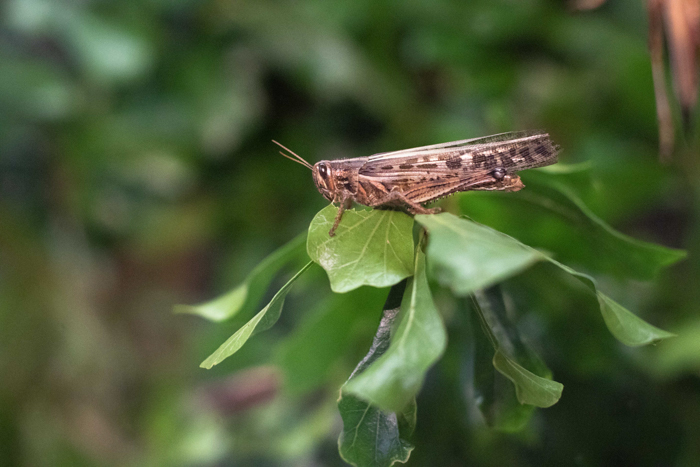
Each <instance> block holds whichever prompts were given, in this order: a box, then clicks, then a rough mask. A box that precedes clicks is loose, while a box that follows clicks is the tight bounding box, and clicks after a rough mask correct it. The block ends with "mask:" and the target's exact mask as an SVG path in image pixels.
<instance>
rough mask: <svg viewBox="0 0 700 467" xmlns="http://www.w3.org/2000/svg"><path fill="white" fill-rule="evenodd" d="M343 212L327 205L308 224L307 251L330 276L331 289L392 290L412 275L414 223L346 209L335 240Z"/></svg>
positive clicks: (404, 218)
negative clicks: (336, 221)
mask: <svg viewBox="0 0 700 467" xmlns="http://www.w3.org/2000/svg"><path fill="white" fill-rule="evenodd" d="M337 212H338V208H336V207H335V206H333V205H330V206H327V207H326V208H324V209H322V210H321V211H319V212H318V214H316V216H315V217H314V219H313V220H312V221H311V225H310V226H309V236H308V239H307V244H306V248H307V251H308V253H309V256H310V257H311V259H312V260H313V261H315V262H316V263H318V264H319V265H321V267H323V269H325V270H326V272H327V273H328V278H329V279H330V282H331V289H332V290H333V291H334V292H336V293H343V292H348V291H350V290H353V289H356V288H358V287H360V286H362V285H371V286H373V287H388V286H391V285H394V284H396V283H398V282H400V281H401V280H402V279H405V278H406V277H408V276H410V275H411V274H412V273H413V220H412V219H411V218H410V217H409V216H407V215H406V214H404V213H402V212H397V211H387V210H377V209H373V210H360V211H357V210H347V211H345V213H344V214H343V220H342V222H341V223H340V225H339V226H338V230H336V233H335V236H334V237H330V236H329V235H328V231H329V230H330V228H331V226H332V225H333V220H334V219H335V215H336V213H337Z"/></svg>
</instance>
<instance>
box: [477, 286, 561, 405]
mask: <svg viewBox="0 0 700 467" xmlns="http://www.w3.org/2000/svg"><path fill="white" fill-rule="evenodd" d="M473 302H474V309H475V311H476V314H477V316H478V317H479V318H480V319H481V323H482V329H483V330H484V332H485V334H486V335H487V337H488V338H489V340H490V341H491V343H492V345H493V349H494V350H495V351H496V352H495V355H494V357H493V366H494V367H495V368H496V369H497V370H498V371H499V372H500V373H501V374H502V375H504V376H505V377H506V378H508V379H509V380H511V382H513V384H514V385H515V390H516V395H517V397H518V401H519V402H520V403H521V404H530V405H534V406H536V407H550V406H552V405H554V404H555V403H556V402H557V401H558V400H559V398H560V397H561V392H562V390H563V388H564V386H562V385H561V384H560V383H558V382H556V381H552V380H551V377H552V374H551V372H550V371H549V369H548V368H547V367H546V365H545V364H544V362H542V360H541V359H540V358H539V356H537V354H536V353H535V352H534V350H532V349H531V348H530V347H529V346H528V345H527V344H525V342H524V341H523V340H522V339H521V337H520V335H519V332H518V330H517V328H516V327H515V325H513V324H512V323H511V321H510V320H509V319H508V315H507V313H506V306H505V301H504V299H503V294H502V292H501V290H500V287H497V286H496V287H492V288H491V289H489V290H487V291H477V292H476V293H475V294H474V301H473ZM525 367H528V368H529V370H528V369H526V368H525ZM530 370H532V371H530Z"/></svg>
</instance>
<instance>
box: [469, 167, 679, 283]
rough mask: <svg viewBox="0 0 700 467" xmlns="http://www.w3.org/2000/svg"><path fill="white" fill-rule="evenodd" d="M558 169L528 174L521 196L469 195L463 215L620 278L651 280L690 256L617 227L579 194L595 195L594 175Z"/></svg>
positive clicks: (495, 193) (508, 194)
mask: <svg viewBox="0 0 700 467" xmlns="http://www.w3.org/2000/svg"><path fill="white" fill-rule="evenodd" d="M558 166H559V164H557V165H555V166H551V168H552V169H550V167H547V169H549V170H546V171H545V170H534V171H528V172H527V173H525V174H523V181H524V182H525V184H526V186H527V188H526V189H525V190H522V191H520V192H518V193H498V192H488V193H478V192H472V193H465V194H463V195H461V196H460V207H461V209H462V212H464V213H465V214H468V215H469V216H470V217H471V218H473V219H474V220H476V221H478V222H481V223H484V224H487V225H489V226H491V227H493V228H494V229H496V230H499V231H501V232H504V233H507V234H509V235H513V236H514V237H517V238H518V239H519V240H521V241H522V242H524V243H526V244H528V245H531V246H533V247H536V248H542V249H544V250H546V251H551V252H553V253H554V254H555V256H556V257H557V258H559V259H560V260H562V261H565V262H567V263H569V264H579V265H581V266H584V267H585V268H587V269H589V270H591V271H595V272H600V273H605V274H612V275H615V276H616V277H629V278H634V279H639V280H649V279H652V278H653V277H655V276H656V275H657V273H658V272H659V270H660V269H662V268H664V267H667V266H668V265H670V264H673V263H675V262H677V261H679V260H680V259H682V258H684V257H685V255H686V253H685V252H684V251H681V250H676V249H672V248H667V247H664V246H661V245H656V244H653V243H649V242H644V241H641V240H637V239H635V238H632V237H629V236H627V235H624V234H622V233H621V232H619V231H617V230H615V229H614V228H612V227H611V226H610V225H609V224H607V223H606V222H605V221H604V220H603V219H601V218H600V217H599V216H597V215H596V214H595V213H594V212H593V211H592V210H591V209H590V208H589V207H588V206H587V205H586V203H585V202H584V201H583V199H582V198H581V196H579V194H578V192H579V191H583V192H585V191H590V188H591V185H592V183H591V180H590V174H588V173H587V171H581V170H574V169H575V168H572V167H566V166H563V167H562V168H561V170H558V171H557V172H554V171H553V169H554V168H557V167H558ZM545 172H549V173H545ZM574 188H576V191H575V190H574Z"/></svg>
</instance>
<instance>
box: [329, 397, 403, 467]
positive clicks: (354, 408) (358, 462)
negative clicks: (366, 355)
mask: <svg viewBox="0 0 700 467" xmlns="http://www.w3.org/2000/svg"><path fill="white" fill-rule="evenodd" d="M411 407H415V401H414V402H413V404H411ZM338 410H340V414H341V416H342V418H343V431H342V433H341V435H340V438H339V439H338V449H339V451H340V455H341V457H342V458H343V460H345V462H347V463H349V464H352V465H355V466H358V467H388V466H390V465H392V464H394V463H396V462H401V463H403V462H406V461H407V460H408V458H409V456H410V455H411V451H412V450H413V446H412V445H411V443H409V442H408V441H406V439H405V438H406V437H408V436H409V435H410V433H407V434H405V435H404V433H403V432H402V429H401V428H402V425H403V424H404V422H402V420H405V419H406V417H405V416H403V413H402V414H400V415H397V414H396V413H393V412H384V411H382V410H381V409H379V408H377V407H375V406H373V405H370V404H369V403H367V402H365V401H363V400H362V399H359V398H357V397H355V396H352V395H349V394H343V395H342V397H341V398H340V400H339V401H338ZM409 413H410V410H409ZM414 413H415V412H414ZM411 431H412V430H411Z"/></svg>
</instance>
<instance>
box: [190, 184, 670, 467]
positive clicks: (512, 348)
mask: <svg viewBox="0 0 700 467" xmlns="http://www.w3.org/2000/svg"><path fill="white" fill-rule="evenodd" d="M533 180H534V183H533V189H532V192H531V193H530V194H529V196H526V197H524V198H521V199H520V200H519V202H525V203H528V202H535V203H538V205H539V206H540V207H542V208H544V212H543V214H542V215H543V216H544V218H545V219H546V220H549V221H558V222H561V221H562V219H563V220H564V221H565V223H577V224H579V225H583V226H585V227H586V228H587V229H588V230H589V231H590V232H591V235H590V238H589V240H588V241H590V242H592V243H595V244H597V245H604V246H605V247H606V248H610V249H613V250H615V251H618V252H619V254H620V255H621V257H623V258H625V259H626V262H627V264H626V266H628V267H630V268H632V270H633V271H632V272H631V273H630V276H631V277H640V276H641V277H644V278H647V277H651V276H652V275H653V274H654V273H655V272H656V271H658V270H659V269H660V268H662V267H664V266H667V265H669V264H672V263H674V262H676V261H678V260H679V259H681V258H682V257H683V256H684V253H683V252H681V251H678V250H672V249H668V248H665V247H661V246H658V245H653V244H649V243H646V242H642V241H639V240H635V239H632V238H629V237H627V236H625V235H623V234H621V233H619V232H617V231H616V230H614V229H613V228H612V227H610V226H609V225H607V224H606V223H605V222H604V221H602V220H601V219H600V218H598V217H597V216H596V215H595V214H593V212H592V211H591V210H590V209H589V208H588V207H587V206H586V204H585V203H584V202H583V201H582V200H581V199H580V198H579V197H578V196H577V195H576V194H575V193H574V191H572V190H570V189H569V188H567V185H565V184H563V183H561V181H560V180H559V179H558V178H557V175H556V174H551V173H550V174H547V173H543V172H540V173H538V174H537V175H536V177H533ZM463 198H466V195H465V196H463ZM336 213H337V208H336V207H335V206H333V205H330V206H328V207H326V208H324V209H322V210H321V211H320V212H319V213H318V214H317V215H316V216H315V217H314V219H313V220H312V222H311V225H310V227H309V231H308V234H307V235H306V236H305V238H306V245H305V246H306V253H307V254H308V257H309V258H310V259H311V261H309V262H308V264H306V266H304V267H303V268H302V269H301V270H299V271H298V272H297V273H296V274H295V275H294V276H293V277H292V278H291V279H289V281H288V282H287V283H286V284H285V285H284V286H283V287H282V288H281V289H280V290H279V291H278V292H277V293H276V294H275V295H274V297H273V298H272V299H271V300H270V302H269V303H268V304H267V305H266V306H265V307H264V308H263V309H262V310H261V311H259V312H258V313H257V314H255V315H254V316H253V317H252V318H251V319H250V320H249V321H248V322H247V323H246V324H245V325H244V326H242V327H241V328H240V329H239V330H238V331H236V332H235V333H234V334H233V335H232V336H231V337H230V338H229V339H228V340H227V341H226V342H224V343H223V344H222V345H221V346H220V347H219V348H218V349H217V350H216V351H215V352H214V353H213V354H212V355H211V356H210V357H209V358H207V359H206V360H205V361H204V362H203V363H202V367H204V368H211V367H213V366H214V365H216V364H218V363H220V362H222V361H223V360H224V359H226V358H228V357H230V356H231V355H233V354H234V353H235V352H237V351H238V350H239V349H240V348H241V347H242V346H243V345H244V344H245V343H246V341H247V340H248V339H249V338H250V337H252V336H253V335H254V334H256V333H258V332H261V331H264V330H266V329H269V328H270V327H271V326H272V325H274V324H275V322H277V320H278V318H279V316H280V313H281V310H282V306H283V304H284V300H285V297H286V296H287V294H288V293H289V291H290V289H291V287H292V285H293V283H294V282H295V281H296V280H297V279H298V278H299V277H300V276H301V275H302V274H303V273H304V272H305V271H306V270H307V269H309V268H310V267H311V266H312V265H313V264H314V263H316V264H318V265H320V266H321V267H322V268H323V269H324V270H325V271H326V273H327V276H328V279H329V281H330V288H331V289H332V290H333V291H334V292H336V293H339V294H347V295H352V293H353V291H356V290H358V289H360V288H361V287H363V286H372V287H375V288H379V289H381V288H386V287H391V289H390V292H389V296H388V298H387V299H386V303H385V305H384V307H383V315H382V318H381V321H380V323H379V327H378V329H377V331H376V334H375V336H374V341H373V342H372V344H371V346H370V349H369V351H368V353H367V354H366V356H365V357H364V358H363V359H362V360H361V361H360V362H359V363H358V364H357V366H356V368H355V370H354V371H353V373H352V374H351V375H350V376H349V378H348V379H347V381H346V382H345V384H343V386H342V388H341V391H340V399H339V400H338V408H339V410H340V414H341V416H342V418H343V431H342V433H341V435H340V439H339V449H340V453H341V456H342V457H343V458H344V459H345V460H346V461H347V462H350V463H351V464H353V465H358V466H385V465H386V466H388V465H391V464H393V463H395V462H405V461H406V460H407V459H408V457H409V455H410V452H411V450H412V449H413V446H412V445H411V442H410V436H411V433H412V432H413V430H414V428H415V423H416V411H417V410H416V409H417V406H416V396H417V394H418V392H419V391H420V389H421V387H422V385H423V383H424V381H425V378H426V375H427V373H428V371H429V370H430V368H431V367H433V366H434V365H435V363H436V362H437V361H438V360H439V359H440V357H441V356H442V355H443V352H444V351H445V348H446V346H447V331H446V324H447V325H449V321H448V322H447V323H446V322H445V318H444V317H443V315H441V313H440V312H439V311H438V307H437V306H436V304H435V301H434V299H433V293H432V292H431V285H430V284H431V282H433V283H435V284H436V285H437V286H439V287H440V288H441V289H445V290H449V291H450V293H451V295H452V296H453V297H454V298H455V300H457V302H458V303H459V306H458V307H457V310H458V312H459V313H462V314H464V316H465V317H466V318H467V320H471V321H472V322H473V323H474V324H475V325H476V326H475V327H478V328H480V329H481V330H482V331H483V333H482V334H481V335H480V336H475V338H474V339H475V342H474V346H473V348H474V355H473V358H474V365H473V372H474V376H473V381H474V391H475V394H476V395H477V399H478V403H477V406H478V407H479V410H480V412H481V414H482V416H483V419H484V420H485V421H486V422H487V423H488V424H490V425H491V426H493V427H495V428H498V429H501V430H506V431H513V430H518V429H520V428H522V427H523V426H524V425H525V423H527V421H528V420H529V418H530V416H531V415H532V413H533V409H534V408H536V407H541V408H545V407H550V406H552V405H553V404H555V403H557V401H558V400H559V399H560V397H561V395H562V390H563V385H562V384H561V383H559V382H557V381H554V380H553V379H552V373H551V371H550V370H549V369H548V368H547V366H546V364H545V363H544V362H543V361H542V359H541V358H540V357H539V356H538V355H537V353H536V352H535V350H534V349H533V347H531V346H530V345H529V344H528V342H527V339H525V338H524V337H522V336H521V333H520V331H519V329H518V327H517V326H516V324H515V323H514V322H513V320H512V319H511V317H510V316H511V314H512V310H509V307H508V306H507V301H506V297H505V295H504V293H503V290H502V288H501V287H500V285H499V284H502V283H503V282H504V281H506V280H507V279H509V278H511V277H514V276H516V275H519V274H520V273H522V272H523V271H525V270H527V269H528V268H531V267H532V266H533V265H535V264H537V263H543V264H548V265H550V266H555V267H554V268H551V267H550V269H551V271H550V274H561V273H564V274H567V275H570V276H571V277H573V278H575V279H577V280H578V281H580V282H581V283H582V284H583V285H584V286H585V288H586V290H588V291H589V292H590V293H591V295H592V297H594V298H595V299H596V300H597V303H598V308H599V310H600V313H601V314H602V317H603V320H604V322H605V325H606V326H607V328H608V329H609V331H610V332H611V333H612V335H613V336H614V337H615V338H616V339H618V340H619V341H620V342H622V343H623V344H625V345H628V346H633V347H634V346H641V345H646V344H650V343H655V342H658V341H660V340H663V339H667V338H669V337H672V336H673V334H671V333H669V332H666V331H664V330H662V329H659V328H657V327H655V326H653V325H651V324H649V323H647V322H646V321H644V320H642V319H641V318H639V317H638V316H636V315H635V314H633V313H632V312H631V311H629V310H628V309H627V308H625V307H624V306H622V305H621V304H619V303H617V302H616V301H614V300H613V299H612V298H610V297H609V296H608V295H606V294H605V293H603V292H602V291H601V290H600V288H599V286H598V283H597V281H596V279H595V278H594V277H593V276H592V275H590V274H587V273H584V272H580V271H578V270H575V269H574V268H572V267H570V266H568V265H565V264H563V263H561V262H559V261H557V260H555V259H554V257H553V255H554V254H556V253H558V250H559V249H560V245H559V244H557V242H550V243H549V244H545V245H540V247H542V246H550V247H551V251H546V250H543V249H541V248H534V247H533V246H529V245H527V244H525V243H523V242H521V241H519V240H517V239H515V238H513V237H511V236H509V235H507V234H505V233H502V232H499V231H497V230H494V229H492V228H491V227H488V226H486V225H483V224H480V223H478V222H475V221H474V220H472V219H469V218H467V217H460V216H456V215H454V214H451V213H442V214H437V215H417V216H415V218H411V217H409V216H408V215H406V214H404V213H401V212H397V211H388V210H350V211H348V212H346V214H345V216H344V218H343V222H342V223H341V224H340V226H339V228H338V230H337V234H336V236H334V237H329V236H328V234H327V232H328V228H329V226H330V224H332V222H333V219H334V217H335V215H336ZM575 228H581V227H580V226H577V227H575ZM303 238H304V236H303V235H302V236H300V237H297V238H296V239H294V240H293V241H291V242H290V243H289V244H288V245H286V246H284V247H283V248H281V249H280V250H278V251H277V252H275V253H273V254H272V255H271V256H270V257H268V258H267V259H266V260H264V261H263V262H262V263H260V265H259V266H258V267H257V268H256V269H255V270H254V271H253V272H252V273H251V275H250V276H249V277H248V278H247V279H246V281H244V283H243V284H242V285H240V286H238V287H237V288H236V289H234V290H233V291H232V292H230V293H228V294H226V295H224V296H223V297H221V298H219V299H216V300H214V301H212V302H209V303H205V304H203V305H199V306H195V307H184V308H178V310H179V311H184V312H187V313H194V314H199V315H201V316H203V317H205V318H208V319H212V320H215V321H220V320H222V319H226V318H227V317H231V316H234V315H236V314H238V313H239V312H240V311H241V310H243V309H244V308H246V307H249V306H250V303H252V302H253V301H255V300H259V298H260V296H261V293H262V291H263V290H264V289H265V288H266V286H267V285H268V284H269V281H270V279H271V277H272V276H273V275H274V274H275V273H277V272H278V271H279V269H280V268H281V267H282V266H284V265H285V264H286V263H288V262H289V261H290V260H291V259H292V258H294V257H298V255H300V254H302V252H303V246H304V242H303ZM416 240H417V241H416ZM590 265H593V266H596V263H595V261H591V262H590V263H589V266H590ZM608 265H609V263H603V266H601V269H602V270H605V268H606V267H607V266H608ZM557 271H559V272H557ZM251 297H252V298H251ZM357 305H358V306H362V307H367V306H368V304H367V303H362V304H360V303H357ZM370 306H371V305H370ZM332 308H333V307H332V306H330V309H332ZM377 308H378V306H377ZM346 309H348V308H346ZM350 309H351V310H353V308H352V307H351V308H350ZM354 311H358V312H359V311H360V310H358V308H355V309H354V310H353V312H354ZM364 311H365V312H366V310H364ZM335 319H336V316H334V315H332V314H325V315H323V316H321V317H320V318H319V320H318V321H316V322H315V323H312V324H309V325H308V326H307V327H306V329H305V330H304V332H303V333H302V335H303V336H304V337H303V338H299V339H297V341H296V343H295V344H291V345H290V346H288V347H287V348H286V349H285V350H284V351H283V352H282V357H281V359H280V361H281V362H284V361H285V359H286V360H287V361H288V362H289V360H290V357H289V356H290V355H291V354H294V353H295V352H296V353H297V354H298V355H304V353H303V352H300V349H303V348H304V342H305V341H306V340H307V339H316V336H319V335H321V334H323V333H324V331H325V330H324V327H323V323H326V324H327V323H328V322H329V321H332V320H335ZM337 319H338V320H341V321H342V320H347V322H348V323H350V322H352V319H350V318H349V316H348V315H345V316H343V315H342V314H340V315H339V316H337ZM330 328H332V327H330ZM348 331H349V330H348ZM477 334H478V333H477ZM337 338H338V339H341V338H340V336H337ZM341 340H342V339H341ZM328 343H329V344H330V342H328ZM327 348H328V349H329V351H330V352H331V355H335V356H337V354H338V353H339V352H342V346H339V345H335V346H333V345H327ZM305 357H306V358H307V359H308V358H316V357H315V356H314V355H309V354H308V353H307V354H306V355H305ZM318 358H319V359H320V360H323V361H324V362H325V363H322V364H321V367H322V368H325V369H326V370H328V369H329V368H330V366H331V362H330V360H332V358H329V356H328V355H323V356H319V357H318ZM294 360H295V359H294V358H291V361H292V362H293V361H294ZM297 360H299V358H297ZM293 365H294V364H293V363H292V366H293ZM283 366H284V365H283ZM290 373H293V372H290ZM311 374H312V375H313V371H312V372H311ZM312 378H313V376H312ZM292 380H294V377H292ZM296 381H297V382H296V385H297V388H298V389H299V390H305V389H308V384H306V383H305V382H304V380H303V378H302V379H301V380H300V379H299V378H296ZM505 381H508V382H509V384H504V382H505Z"/></svg>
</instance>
